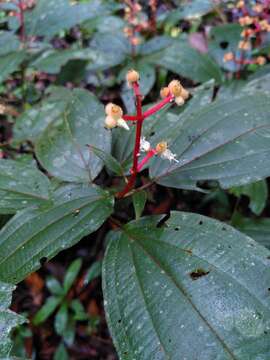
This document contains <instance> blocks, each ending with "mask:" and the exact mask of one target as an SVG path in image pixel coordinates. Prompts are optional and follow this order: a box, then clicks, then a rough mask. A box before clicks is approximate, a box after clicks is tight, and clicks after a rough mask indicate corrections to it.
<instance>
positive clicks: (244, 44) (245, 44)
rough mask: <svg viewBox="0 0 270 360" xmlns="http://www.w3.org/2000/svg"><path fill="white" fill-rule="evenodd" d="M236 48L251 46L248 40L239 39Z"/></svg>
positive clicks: (243, 48)
mask: <svg viewBox="0 0 270 360" xmlns="http://www.w3.org/2000/svg"><path fill="white" fill-rule="evenodd" d="M238 48H239V49H240V50H250V48H251V45H250V42H249V41H244V40H241V41H239V44H238Z"/></svg>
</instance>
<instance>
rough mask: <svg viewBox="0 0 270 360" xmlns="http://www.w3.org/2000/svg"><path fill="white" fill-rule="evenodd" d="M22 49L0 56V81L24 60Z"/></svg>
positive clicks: (15, 69)
mask: <svg viewBox="0 0 270 360" xmlns="http://www.w3.org/2000/svg"><path fill="white" fill-rule="evenodd" d="M25 58H26V53H25V52H24V51H16V52H11V53H8V54H6V55H3V56H1V58H0V83H1V82H3V81H4V80H6V79H7V78H8V76H9V75H10V74H12V73H13V72H15V71H17V70H18V68H19V66H20V65H21V63H22V62H23V61H24V60H25Z"/></svg>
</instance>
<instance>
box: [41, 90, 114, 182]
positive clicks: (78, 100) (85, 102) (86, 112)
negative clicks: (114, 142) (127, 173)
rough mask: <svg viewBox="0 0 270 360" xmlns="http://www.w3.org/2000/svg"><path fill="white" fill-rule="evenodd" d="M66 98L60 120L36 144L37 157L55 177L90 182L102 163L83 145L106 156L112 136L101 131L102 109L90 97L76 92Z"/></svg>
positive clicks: (99, 104) (78, 91) (90, 95)
mask: <svg viewBox="0 0 270 360" xmlns="http://www.w3.org/2000/svg"><path fill="white" fill-rule="evenodd" d="M68 96H69V104H68V106H67V108H66V110H65V112H64V113H63V115H62V117H61V119H59V121H57V122H54V123H51V124H50V125H49V126H48V127H47V129H46V130H45V132H44V133H43V134H42V135H41V137H40V138H39V140H38V141H37V143H36V154H37V157H38V159H39V161H40V162H41V164H42V165H43V166H44V168H45V169H47V170H48V171H49V172H50V173H51V174H53V175H54V176H55V177H57V178H59V179H61V180H64V181H71V182H89V181H92V180H93V179H94V178H95V177H96V176H97V175H98V174H99V172H100V171H101V169H102V167H103V161H101V159H99V158H98V157H97V156H95V155H93V154H91V153H90V152H89V149H88V148H87V146H86V145H87V144H90V145H93V146H96V147H97V148H99V149H102V150H103V151H105V152H108V153H109V152H110V149H111V134H110V132H109V131H107V130H105V129H104V118H105V113H104V107H103V105H101V103H100V102H99V101H98V99H97V98H96V97H95V96H94V95H93V94H91V93H89V92H88V91H86V90H82V89H75V90H73V91H70V92H69V95H68Z"/></svg>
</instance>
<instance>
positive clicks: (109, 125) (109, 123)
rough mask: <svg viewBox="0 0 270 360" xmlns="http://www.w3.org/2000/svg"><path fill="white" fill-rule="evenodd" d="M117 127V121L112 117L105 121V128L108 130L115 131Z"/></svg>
mask: <svg viewBox="0 0 270 360" xmlns="http://www.w3.org/2000/svg"><path fill="white" fill-rule="evenodd" d="M116 126H117V121H116V120H115V119H113V118H112V117H111V116H107V117H106V119H105V127H106V128H107V129H113V128H115V127H116Z"/></svg>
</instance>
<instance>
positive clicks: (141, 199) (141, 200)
mask: <svg viewBox="0 0 270 360" xmlns="http://www.w3.org/2000/svg"><path fill="white" fill-rule="evenodd" d="M146 200H147V193H146V192H145V191H143V190H142V191H139V192H136V193H134V194H133V196H132V201H133V206H134V210H135V217H136V219H139V218H140V217H141V215H142V213H143V210H144V207H145V203H146Z"/></svg>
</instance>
